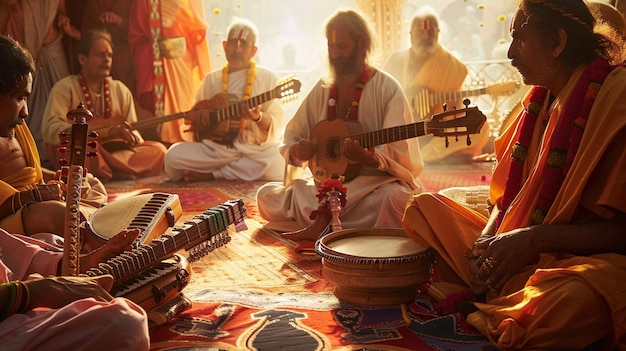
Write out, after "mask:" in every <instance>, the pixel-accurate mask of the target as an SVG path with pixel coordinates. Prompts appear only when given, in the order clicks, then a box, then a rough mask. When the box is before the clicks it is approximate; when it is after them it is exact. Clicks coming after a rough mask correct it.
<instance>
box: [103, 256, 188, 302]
mask: <svg viewBox="0 0 626 351" xmlns="http://www.w3.org/2000/svg"><path fill="white" fill-rule="evenodd" d="M190 279H191V266H190V265H189V261H188V260H187V259H186V258H185V257H184V256H183V255H180V254H174V256H172V257H171V258H169V259H166V260H163V261H161V262H159V263H157V264H156V265H154V266H152V267H151V268H150V269H148V270H145V271H143V272H140V273H139V274H137V275H136V276H134V277H132V278H130V279H126V280H124V281H121V282H115V286H113V288H112V289H111V291H110V293H111V295H112V296H115V297H125V298H127V299H129V300H131V301H133V302H135V303H137V304H139V305H140V306H141V307H142V308H143V309H145V310H146V311H150V310H152V309H154V308H156V307H158V306H160V305H161V304H163V303H165V302H167V301H169V300H171V299H172V298H174V297H176V296H177V295H178V294H179V293H180V292H181V291H182V290H183V289H184V288H185V287H186V286H187V284H189V280H190Z"/></svg>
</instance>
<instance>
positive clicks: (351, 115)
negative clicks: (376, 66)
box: [326, 66, 372, 121]
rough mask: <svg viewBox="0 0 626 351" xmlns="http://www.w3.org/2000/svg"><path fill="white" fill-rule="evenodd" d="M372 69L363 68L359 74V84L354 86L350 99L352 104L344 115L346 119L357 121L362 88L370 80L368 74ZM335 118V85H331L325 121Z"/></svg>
mask: <svg viewBox="0 0 626 351" xmlns="http://www.w3.org/2000/svg"><path fill="white" fill-rule="evenodd" d="M371 72H372V69H371V68H370V67H369V66H366V67H365V68H363V71H362V72H361V78H360V79H359V82H358V83H357V84H356V86H355V88H356V89H355V90H354V96H353V97H352V104H351V105H350V109H349V110H348V114H347V115H346V119H357V116H358V113H359V101H361V94H362V93H363V88H364V87H365V83H367V81H368V80H369V79H370V73H371ZM336 117H337V85H336V84H333V86H331V87H330V93H329V96H328V112H327V117H326V118H327V119H328V120H329V121H332V120H334V119H335V118H336Z"/></svg>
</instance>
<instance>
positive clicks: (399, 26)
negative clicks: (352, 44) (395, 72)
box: [356, 0, 409, 64]
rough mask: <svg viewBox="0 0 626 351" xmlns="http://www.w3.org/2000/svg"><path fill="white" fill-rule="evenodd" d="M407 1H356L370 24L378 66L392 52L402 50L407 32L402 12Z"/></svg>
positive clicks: (385, 60)
mask: <svg viewBox="0 0 626 351" xmlns="http://www.w3.org/2000/svg"><path fill="white" fill-rule="evenodd" d="M406 2H407V0H356V3H357V5H358V6H359V8H360V9H361V11H363V13H364V14H365V15H366V16H367V17H368V19H369V20H370V21H371V23H372V28H373V29H374V30H375V31H376V34H375V38H374V39H375V40H374V43H375V45H376V46H375V49H376V53H377V59H378V61H379V63H380V64H384V63H385V62H387V59H388V58H389V56H391V54H392V53H393V52H394V51H397V50H400V49H403V48H404V47H403V46H405V43H406V42H407V38H408V33H409V30H408V28H407V25H406V23H405V18H404V11H405V8H406Z"/></svg>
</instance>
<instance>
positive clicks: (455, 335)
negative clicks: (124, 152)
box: [107, 164, 491, 351]
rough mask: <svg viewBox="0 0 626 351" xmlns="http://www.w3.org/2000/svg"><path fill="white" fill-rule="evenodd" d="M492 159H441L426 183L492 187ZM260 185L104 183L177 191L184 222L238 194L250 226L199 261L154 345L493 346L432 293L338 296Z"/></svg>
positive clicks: (112, 191)
mask: <svg viewBox="0 0 626 351" xmlns="http://www.w3.org/2000/svg"><path fill="white" fill-rule="evenodd" d="M490 167H491V164H470V165H461V166H458V167H456V168H455V169H450V168H449V167H447V166H443V165H437V166H432V167H430V168H429V169H427V170H426V171H425V172H424V174H423V175H422V177H421V179H422V182H423V183H424V185H425V187H426V189H427V190H431V191H436V190H440V189H442V188H447V187H452V186H475V185H486V184H488V182H489V180H490V170H491V168H490ZM262 184H263V182H241V181H213V182H203V183H189V184H177V183H172V182H169V181H167V180H164V179H163V178H162V177H156V178H152V179H144V180H140V181H135V182H130V181H125V182H115V183H109V184H107V188H108V189H109V197H110V201H115V200H119V199H123V198H126V197H131V196H133V195H137V194H141V193H151V192H165V193H171V194H178V196H179V198H180V202H181V204H182V207H183V210H184V214H183V216H182V217H181V219H180V220H179V222H178V225H180V223H182V221H184V220H187V219H189V218H191V217H193V216H194V215H196V214H198V213H200V212H202V211H204V210H207V209H209V208H212V207H214V206H217V205H219V204H221V203H222V202H224V201H226V200H229V199H236V198H241V199H242V200H243V201H244V203H245V205H246V208H247V212H248V216H247V218H246V221H245V222H246V224H247V227H248V229H246V230H243V231H239V232H235V231H234V230H233V231H231V232H230V236H231V241H230V242H229V243H228V244H227V245H225V246H223V247H221V248H218V249H216V250H215V251H213V252H211V253H209V254H208V255H207V256H206V257H205V258H203V259H202V260H200V261H197V262H194V263H193V264H192V270H193V272H192V274H191V280H190V283H189V285H188V286H187V287H186V288H185V290H184V292H185V295H186V296H187V297H188V298H189V299H191V300H192V301H193V306H192V308H191V309H189V310H187V311H185V312H183V313H182V314H181V315H179V316H178V317H177V318H175V319H174V320H172V321H170V322H168V323H166V324H164V325H162V326H160V327H157V328H156V329H154V330H153V331H152V333H151V335H152V348H151V349H153V350H189V351H191V350H303V351H306V350H363V351H365V350H372V351H373V350H490V349H491V347H490V345H489V343H488V341H487V340H486V339H485V338H484V337H483V336H481V335H479V334H478V333H477V332H476V330H474V329H473V328H472V327H471V326H469V325H467V324H466V323H465V321H464V319H463V317H462V315H460V314H458V313H452V314H445V315H440V313H438V312H437V311H440V309H438V308H437V306H436V305H434V304H433V303H432V301H430V299H429V298H428V297H427V296H422V295H419V294H417V291H416V296H417V298H415V299H414V300H413V301H410V302H409V303H407V304H392V305H373V306H372V305H360V304H353V303H349V302H346V301H343V300H340V299H338V298H337V297H336V296H335V295H334V294H333V289H334V286H333V285H332V284H331V283H329V282H328V281H327V280H326V279H325V278H324V276H323V274H322V261H321V258H320V257H319V256H318V255H315V254H313V255H311V254H299V253H296V251H295V250H294V248H295V245H296V244H295V243H294V242H292V241H290V240H286V239H283V238H281V237H280V235H279V234H278V233H276V232H274V231H272V230H270V229H267V228H265V227H264V226H263V224H264V223H265V221H264V220H263V219H262V218H260V217H259V215H258V210H257V207H256V203H255V193H256V189H258V187H259V186H260V185H262Z"/></svg>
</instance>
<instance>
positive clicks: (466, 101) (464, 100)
mask: <svg viewBox="0 0 626 351" xmlns="http://www.w3.org/2000/svg"><path fill="white" fill-rule="evenodd" d="M469 104H470V100H469V99H463V105H465V108H467V107H468V106H469Z"/></svg>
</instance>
